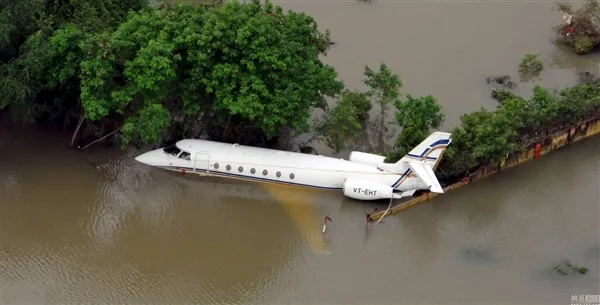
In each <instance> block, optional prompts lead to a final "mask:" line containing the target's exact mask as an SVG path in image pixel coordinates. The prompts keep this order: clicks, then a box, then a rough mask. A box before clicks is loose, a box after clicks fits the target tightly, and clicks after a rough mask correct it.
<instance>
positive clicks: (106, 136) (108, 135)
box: [82, 127, 121, 149]
mask: <svg viewBox="0 0 600 305" xmlns="http://www.w3.org/2000/svg"><path fill="white" fill-rule="evenodd" d="M119 130H121V127H119V128H117V129H115V130H114V131H113V132H111V133H109V134H107V135H105V136H103V137H102V138H100V139H98V140H96V141H94V142H92V143H90V144H88V145H86V146H84V147H83V148H82V149H86V148H88V147H90V146H91V145H93V144H95V143H98V142H100V141H102V140H104V139H106V138H108V137H110V136H112V135H113V134H115V133H117V132H118V131H119Z"/></svg>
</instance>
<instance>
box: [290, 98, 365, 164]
mask: <svg viewBox="0 0 600 305" xmlns="http://www.w3.org/2000/svg"><path fill="white" fill-rule="evenodd" d="M371 107H372V105H371V101H370V100H369V95H368V94H367V93H363V92H356V91H350V90H344V92H342V94H341V96H340V99H339V101H338V102H337V104H336V105H335V106H334V107H333V108H330V109H327V110H326V111H325V113H324V114H323V116H321V117H320V118H318V119H316V120H315V122H314V124H313V125H314V126H313V128H312V132H313V135H312V137H311V138H310V139H309V140H308V141H306V142H304V143H302V144H301V145H300V148H299V149H300V150H303V149H306V147H307V146H308V144H310V143H311V142H313V141H318V142H324V143H325V144H327V145H328V146H329V147H331V148H332V149H333V150H334V152H336V153H338V152H340V151H341V150H343V149H345V148H347V142H348V141H349V140H352V139H355V138H356V137H357V136H359V135H360V132H361V131H362V130H363V126H364V125H365V123H367V121H368V120H369V110H371Z"/></svg>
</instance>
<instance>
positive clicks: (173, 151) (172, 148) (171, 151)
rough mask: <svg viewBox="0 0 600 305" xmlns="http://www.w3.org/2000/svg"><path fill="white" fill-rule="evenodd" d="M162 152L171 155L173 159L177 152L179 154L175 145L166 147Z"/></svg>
mask: <svg viewBox="0 0 600 305" xmlns="http://www.w3.org/2000/svg"><path fill="white" fill-rule="evenodd" d="M163 151H164V152H165V153H166V154H169V155H172V156H175V157H177V155H178V154H179V152H181V150H180V149H179V148H177V146H175V145H171V146H167V147H165V148H163Z"/></svg>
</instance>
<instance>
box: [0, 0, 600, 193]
mask: <svg viewBox="0 0 600 305" xmlns="http://www.w3.org/2000/svg"><path fill="white" fill-rule="evenodd" d="M0 1H2V0H0ZM1 3H2V10H1V14H0V24H1V25H2V32H0V34H1V36H0V60H1V61H0V111H1V110H10V114H11V115H12V117H13V119H15V120H16V121H18V122H22V123H33V122H36V123H39V124H59V125H62V126H64V127H65V128H66V129H68V130H70V131H71V132H72V133H73V137H72V141H71V145H73V146H75V145H82V146H88V145H90V144H93V143H97V142H99V141H100V142H102V141H104V142H106V141H113V142H114V140H115V139H119V140H120V141H118V142H120V144H121V145H122V146H123V147H127V146H128V145H141V144H146V143H151V144H164V142H169V141H172V140H176V139H180V138H182V137H188V138H198V137H204V138H210V139H213V140H219V141H225V142H237V143H240V144H246V145H270V144H272V143H273V142H275V141H274V140H276V139H277V138H278V135H288V136H289V135H299V134H303V133H307V132H311V133H312V137H311V138H309V140H308V141H306V142H304V143H302V144H301V145H300V148H299V150H301V151H303V152H310V151H311V149H310V147H309V144H310V143H311V142H312V141H320V142H323V143H326V144H327V145H328V146H330V147H331V148H332V149H334V150H335V151H341V150H343V149H345V148H348V147H347V143H350V142H352V141H350V140H351V139H352V138H355V137H356V136H357V135H360V134H364V132H365V131H366V127H373V128H374V129H376V130H377V132H376V134H374V135H372V136H369V138H370V139H374V140H375V141H376V142H377V145H375V146H374V147H372V148H371V149H369V150H370V151H371V152H373V153H379V154H381V155H386V156H387V161H389V162H395V161H397V160H398V159H399V158H400V157H401V156H403V155H404V154H406V153H407V152H408V151H409V150H410V149H412V148H413V147H414V146H415V145H417V144H418V143H420V142H421V141H422V140H424V139H425V137H427V135H429V134H430V132H432V131H433V130H435V129H438V128H440V126H441V125H442V123H443V122H444V112H443V109H442V107H441V106H440V105H439V104H438V103H437V100H436V99H435V98H434V97H432V96H424V97H413V96H411V95H406V96H405V97H402V95H401V93H400V89H401V88H402V80H401V79H400V77H399V76H398V75H396V74H394V73H393V72H392V71H391V70H390V69H389V68H388V67H387V66H386V65H385V64H383V63H382V64H381V65H380V66H379V67H378V68H379V69H372V68H370V67H368V66H367V67H365V71H364V76H365V81H364V83H365V85H366V87H367V90H366V92H359V91H351V90H348V89H345V88H344V84H343V83H342V82H341V81H339V80H338V79H337V73H336V72H335V70H334V69H333V67H330V66H328V65H325V64H324V63H322V62H321V60H320V59H319V57H320V56H321V55H326V51H327V49H328V47H329V46H330V45H331V41H330V37H329V36H330V35H329V32H327V31H325V32H320V31H319V30H318V29H317V24H316V22H315V20H314V19H313V18H312V17H310V16H308V15H306V14H303V13H296V12H292V11H290V12H283V10H282V9H281V8H280V7H277V6H274V5H272V4H271V3H269V2H266V3H264V4H261V3H260V2H259V1H258V0H254V1H250V2H249V3H248V4H240V3H238V2H230V3H224V4H223V3H216V4H205V5H191V4H178V5H167V4H162V5H159V6H157V7H149V6H148V5H147V4H146V2H145V0H127V1H122V0H119V1H117V0H99V1H97V0H95V1H92V0H81V1H77V2H74V3H70V2H69V3H66V2H63V1H59V0H45V1H44V0H22V1H2V2H1ZM588 5H591V4H588ZM590 18H591V17H590ZM575 20H579V19H575ZM579 22H581V21H579ZM529 55H530V56H526V58H525V59H524V62H523V63H522V65H521V66H522V69H521V70H522V71H521V72H528V73H534V74H535V73H538V74H539V71H541V69H543V65H541V62H539V60H538V59H537V56H536V55H531V54H529ZM491 82H495V83H498V84H500V85H502V86H503V87H505V88H508V89H510V88H513V87H514V85H515V84H514V82H512V81H511V80H510V77H497V78H494V79H491V78H490V79H488V83H491ZM492 94H493V96H494V98H496V99H497V100H498V101H499V102H500V103H499V106H498V108H497V109H495V110H493V111H489V110H484V109H481V110H479V111H475V112H473V113H469V114H465V115H463V116H462V117H461V123H460V125H459V126H457V127H456V128H454V130H452V133H453V135H452V138H453V144H452V145H450V146H449V148H448V149H447V151H446V153H445V155H444V158H443V161H442V162H441V164H440V165H439V168H438V172H439V176H440V178H442V180H443V181H445V182H446V183H448V182H450V181H455V180H456V179H460V178H461V177H464V176H465V175H467V174H468V173H469V172H471V171H472V170H474V169H475V168H477V167H478V166H480V165H491V166H495V165H499V164H501V163H502V162H503V161H504V160H505V159H506V158H507V156H508V155H509V154H511V153H513V152H516V151H519V150H523V149H525V148H527V147H528V146H530V145H532V144H533V143H538V142H540V141H542V140H543V139H545V138H546V137H547V136H548V135H549V134H550V133H552V132H553V131H556V130H557V129H563V128H567V127H570V126H575V125H577V124H579V123H580V122H581V121H582V120H586V119H588V118H591V117H597V116H598V115H599V114H600V83H599V82H598V79H597V78H594V77H591V78H590V77H588V78H587V80H586V81H585V82H584V83H583V84H581V85H578V86H575V87H572V88H567V89H563V90H550V89H544V88H541V87H539V86H536V87H535V88H534V89H533V95H532V97H531V98H529V99H524V98H521V97H518V96H516V95H514V94H512V93H510V92H509V91H507V90H506V89H502V88H501V89H495V90H493V91H492ZM326 98H330V99H331V100H333V101H334V102H333V107H328V103H327V102H326ZM373 106H377V107H378V109H379V110H380V111H379V112H378V114H377V116H376V117H375V118H373V119H371V118H370V117H369V112H370V111H371V109H372V107H373ZM391 107H394V108H395V113H396V114H395V122H394V125H395V126H396V127H399V128H401V131H400V133H399V134H398V136H397V138H396V141H395V146H394V148H393V149H392V148H386V147H385V146H384V145H383V144H384V142H385V140H386V137H387V134H389V133H390V132H389V130H390V129H389V128H388V126H389V122H386V120H385V114H386V113H387V112H389V109H390V108H391ZM315 112H316V113H321V115H320V116H319V117H318V118H317V119H316V120H311V116H312V115H313V114H314V113H315ZM311 122H312V123H311ZM86 144H87V145H86Z"/></svg>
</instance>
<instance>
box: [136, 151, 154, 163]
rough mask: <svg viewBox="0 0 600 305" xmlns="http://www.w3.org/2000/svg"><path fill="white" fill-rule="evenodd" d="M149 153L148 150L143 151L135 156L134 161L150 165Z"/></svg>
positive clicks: (150, 157)
mask: <svg viewBox="0 0 600 305" xmlns="http://www.w3.org/2000/svg"><path fill="white" fill-rule="evenodd" d="M150 155H151V154H150V152H147V153H143V154H141V155H139V156H137V157H135V161H137V162H140V163H144V164H147V165H152V156H150Z"/></svg>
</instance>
